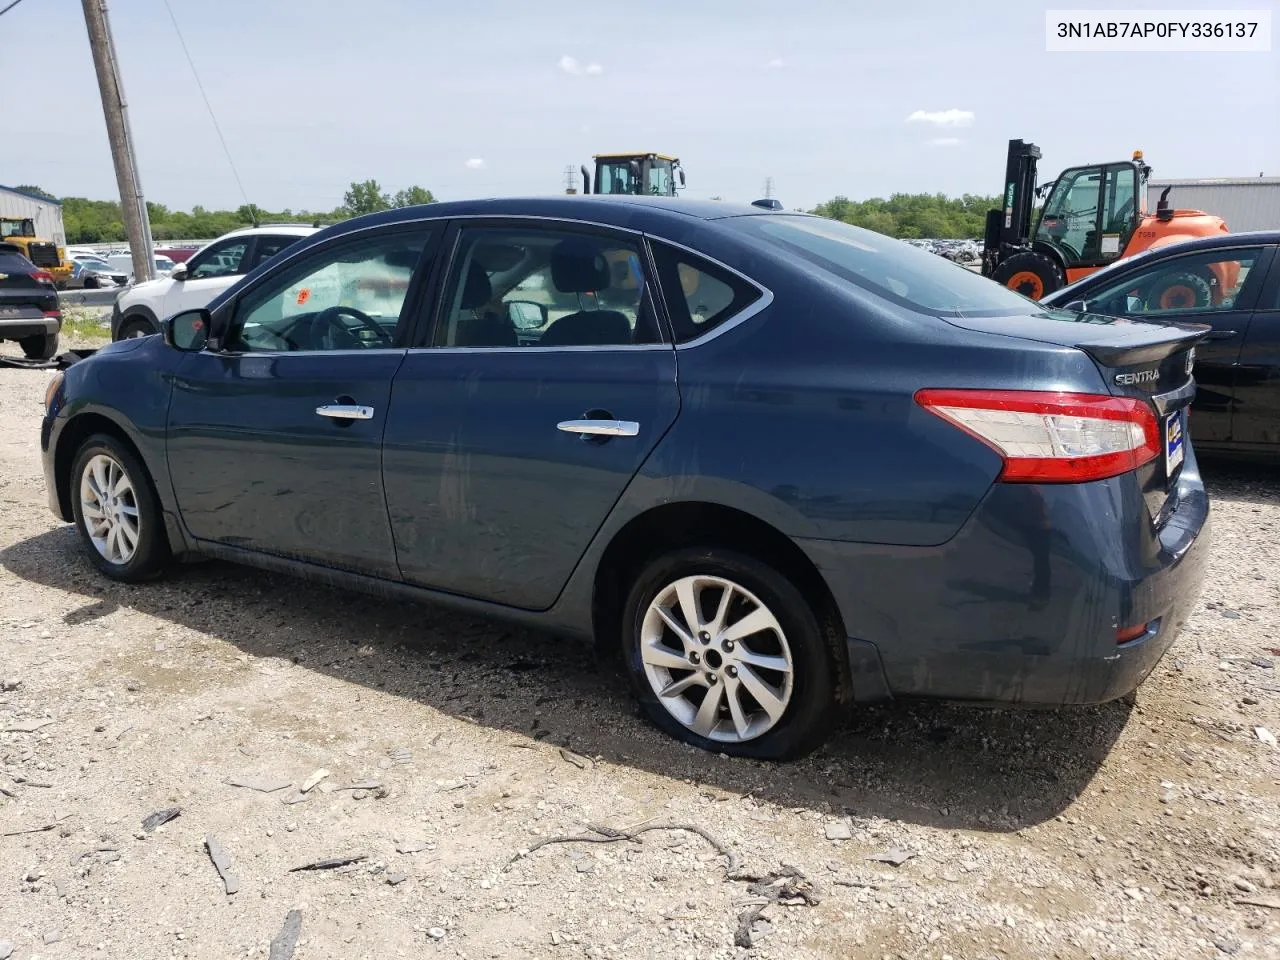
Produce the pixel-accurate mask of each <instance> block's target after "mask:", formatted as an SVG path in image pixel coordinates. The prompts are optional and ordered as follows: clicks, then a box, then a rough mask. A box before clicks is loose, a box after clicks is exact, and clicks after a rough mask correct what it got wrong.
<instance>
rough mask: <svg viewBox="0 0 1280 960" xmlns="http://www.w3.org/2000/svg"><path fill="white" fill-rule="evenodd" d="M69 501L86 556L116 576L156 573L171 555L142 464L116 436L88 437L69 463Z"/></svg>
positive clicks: (126, 577) (144, 576)
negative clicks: (72, 461)
mask: <svg viewBox="0 0 1280 960" xmlns="http://www.w3.org/2000/svg"><path fill="white" fill-rule="evenodd" d="M70 492H71V507H72V513H73V514H74V516H75V522H76V528H77V529H78V530H79V533H80V538H81V540H83V542H84V543H85V545H86V547H88V553H89V557H90V559H91V560H92V561H93V563H94V565H95V566H96V567H97V568H98V569H99V570H100V571H102V572H103V573H104V574H106V575H107V576H109V577H111V578H112V579H115V580H124V581H127V582H136V581H139V580H148V579H151V578H152V577H154V576H156V574H158V573H159V572H160V571H161V570H162V569H163V567H164V564H165V563H166V562H167V561H168V559H169V542H168V540H167V538H166V534H165V531H164V519H163V517H162V515H161V511H160V502H159V500H158V498H157V497H156V493H155V489H154V488H153V487H152V485H151V479H150V478H149V477H148V476H147V473H146V471H145V470H144V469H143V467H142V464H141V463H139V462H138V460H137V458H136V457H134V455H133V453H132V452H131V451H129V450H128V449H127V448H126V447H125V446H124V444H122V443H121V442H120V441H119V440H117V439H115V438H114V437H109V436H106V435H104V434H98V435H96V436H93V437H90V438H89V439H88V440H87V441H86V442H85V443H84V445H83V446H82V447H81V448H80V451H79V452H78V453H77V454H76V459H75V463H74V465H73V466H72V468H71V491H70Z"/></svg>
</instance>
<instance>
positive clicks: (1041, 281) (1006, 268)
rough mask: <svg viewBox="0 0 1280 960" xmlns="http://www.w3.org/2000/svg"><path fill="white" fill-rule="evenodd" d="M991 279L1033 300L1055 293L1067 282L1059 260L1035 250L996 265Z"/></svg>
mask: <svg viewBox="0 0 1280 960" xmlns="http://www.w3.org/2000/svg"><path fill="white" fill-rule="evenodd" d="M991 279H993V280H994V281H995V282H996V283H999V284H1001V285H1002V286H1006V287H1008V288H1009V289H1010V290H1014V291H1016V292H1017V293H1020V294H1022V295H1023V296H1024V297H1030V298H1031V299H1032V300H1039V299H1040V298H1041V297H1044V296H1047V295H1048V294H1050V293H1053V291H1055V290H1058V289H1060V288H1061V287H1063V286H1064V285H1065V284H1066V282H1067V278H1066V275H1065V274H1063V272H1062V267H1061V266H1060V265H1059V264H1058V263H1057V261H1055V260H1054V259H1053V258H1052V257H1048V256H1045V255H1044V254H1043V253H1037V252H1036V251H1034V250H1026V251H1023V252H1022V253H1015V254H1014V255H1013V256H1011V257H1009V258H1008V259H1007V260H1005V261H1004V262H1003V263H1001V264H1000V266H998V267H996V269H995V272H993V273H992V274H991Z"/></svg>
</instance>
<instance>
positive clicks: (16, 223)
mask: <svg viewBox="0 0 1280 960" xmlns="http://www.w3.org/2000/svg"><path fill="white" fill-rule="evenodd" d="M35 235H36V228H35V224H34V223H33V222H32V221H30V220H16V219H13V218H11V217H5V218H4V219H0V237H34V236H35Z"/></svg>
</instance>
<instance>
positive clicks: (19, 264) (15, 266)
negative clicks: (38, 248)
mask: <svg viewBox="0 0 1280 960" xmlns="http://www.w3.org/2000/svg"><path fill="white" fill-rule="evenodd" d="M32 268H33V264H32V263H31V261H30V260H28V259H27V258H26V257H24V256H22V255H21V254H17V253H4V252H0V273H30V272H31V270H32Z"/></svg>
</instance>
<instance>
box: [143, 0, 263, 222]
mask: <svg viewBox="0 0 1280 960" xmlns="http://www.w3.org/2000/svg"><path fill="white" fill-rule="evenodd" d="M164 8H165V9H166V10H168V11H169V19H170V20H172V21H173V30H174V32H175V33H176V34H177V35H178V43H180V44H182V52H183V53H184V54H186V57H187V63H188V64H189V65H190V67H191V75H192V76H193V77H195V79H196V89H198V90H199V91H200V96H201V97H203V98H204V105H205V109H207V110H208V111H209V119H210V120H212V121H213V129H214V130H215V131H217V134H218V142H219V143H221V144H222V152H223V153H225V154H226V155H227V164H228V165H229V166H230V167H231V173H232V174H233V175H234V176H235V178H236V186H238V187H239V188H240V196H242V197H244V202H245V203H246V204H248V205H249V206H251V207H252V206H253V204H252V203H250V202H249V194H248V193H246V192H245V189H244V184H243V183H242V182H241V180H240V171H239V170H237V169H236V162H235V161H234V160H232V159H231V151H230V150H229V149H228V148H227V140H226V138H225V137H224V136H223V135H222V128H221V127H220V126H218V118H217V117H216V116H214V113H213V104H211V103H210V102H209V95H208V94H206V93H205V92H204V84H203V83H201V82H200V74H199V73H198V72H197V71H196V64H195V61H194V60H192V59H191V51H190V50H188V49H187V41H186V40H185V39H183V36H182V28H181V27H179V26H178V18H177V17H175V16H174V15H173V7H171V6H170V5H169V0H164Z"/></svg>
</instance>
